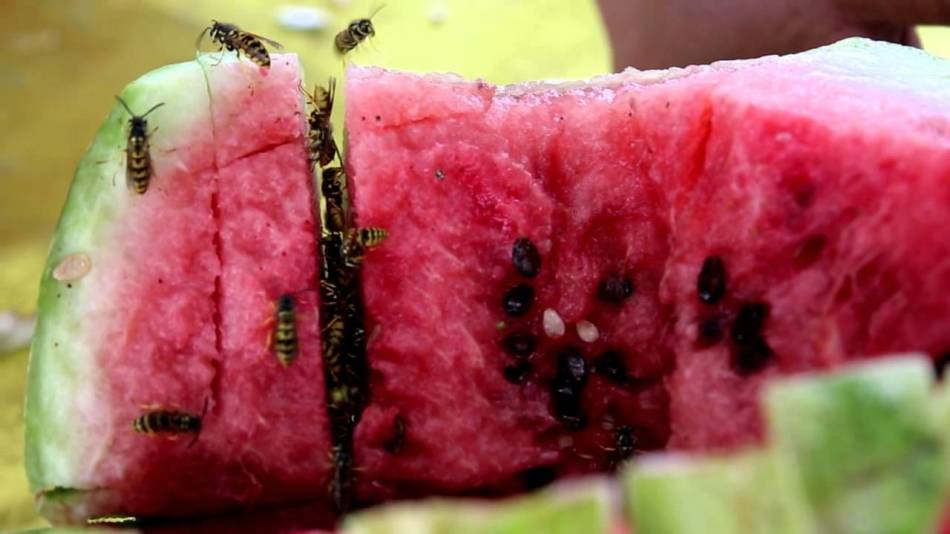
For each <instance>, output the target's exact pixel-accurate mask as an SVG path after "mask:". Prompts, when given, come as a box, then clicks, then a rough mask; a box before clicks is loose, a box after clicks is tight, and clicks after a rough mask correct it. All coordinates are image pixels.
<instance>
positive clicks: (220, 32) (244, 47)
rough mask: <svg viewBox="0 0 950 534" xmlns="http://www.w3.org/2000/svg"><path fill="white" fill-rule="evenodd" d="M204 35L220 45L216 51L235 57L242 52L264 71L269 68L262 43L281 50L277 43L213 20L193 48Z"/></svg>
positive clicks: (199, 42)
mask: <svg viewBox="0 0 950 534" xmlns="http://www.w3.org/2000/svg"><path fill="white" fill-rule="evenodd" d="M205 34H208V35H209V36H210V37H211V41H212V42H215V43H218V45H220V47H219V48H218V51H221V50H227V51H228V52H235V54H236V55H237V57H241V52H244V55H245V56H247V58H248V59H250V60H251V61H253V62H254V63H256V64H257V65H258V66H260V67H263V68H265V69H266V68H269V67H270V54H269V53H268V52H267V47H266V46H264V43H267V44H268V45H270V46H272V47H274V48H283V46H282V45H281V44H280V43H278V42H277V41H272V40H270V39H268V38H266V37H262V36H260V35H257V34H254V33H251V32H246V31H244V30H242V29H241V28H238V27H237V26H236V25H234V24H229V23H227V22H218V21H216V20H214V19H212V20H211V25H210V26H208V27H207V28H205V29H204V30H202V31H201V34H200V35H198V40H197V41H196V42H195V48H198V47H200V46H201V40H202V39H204V36H205Z"/></svg>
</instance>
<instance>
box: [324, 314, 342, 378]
mask: <svg viewBox="0 0 950 534" xmlns="http://www.w3.org/2000/svg"><path fill="white" fill-rule="evenodd" d="M343 325H344V321H343V318H342V317H334V318H333V319H332V320H331V321H330V322H329V323H327V326H326V327H325V328H324V329H323V346H324V351H323V352H324V357H325V358H326V360H327V361H326V363H327V367H328V368H333V367H334V366H335V364H337V363H338V362H339V360H338V358H339V356H340V353H341V349H342V347H343V335H344V331H343ZM331 371H332V369H331Z"/></svg>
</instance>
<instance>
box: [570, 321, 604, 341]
mask: <svg viewBox="0 0 950 534" xmlns="http://www.w3.org/2000/svg"><path fill="white" fill-rule="evenodd" d="M575 327H576V328H577V337H579V338H581V341H583V342H585V343H593V342H595V341H597V339H599V338H600V331H599V330H597V325H595V324H594V323H592V322H590V321H577V324H576V325H575Z"/></svg>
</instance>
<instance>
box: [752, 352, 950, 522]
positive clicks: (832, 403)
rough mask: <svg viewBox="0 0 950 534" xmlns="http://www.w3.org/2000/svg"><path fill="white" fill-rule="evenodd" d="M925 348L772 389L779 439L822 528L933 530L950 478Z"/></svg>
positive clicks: (769, 409) (783, 458)
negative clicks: (919, 351) (923, 351)
mask: <svg viewBox="0 0 950 534" xmlns="http://www.w3.org/2000/svg"><path fill="white" fill-rule="evenodd" d="M929 360H930V359H929V358H928V357H927V356H926V355H924V354H898V355H893V356H889V357H886V358H882V359H878V360H875V361H873V362H861V363H858V364H852V365H848V366H847V367H844V368H840V369H837V370H834V371H832V372H830V373H827V374H823V375H817V376H807V377H792V378H786V379H784V380H779V381H776V382H773V383H772V384H770V385H769V387H767V388H766V391H765V394H764V398H763V400H764V403H765V407H766V410H765V411H766V413H767V414H768V421H769V428H770V432H769V436H770V447H771V448H772V449H773V450H774V451H775V454H776V455H777V457H778V458H779V464H778V465H780V466H782V468H783V469H784V470H785V473H786V477H787V478H788V479H789V480H794V483H795V484H796V485H797V486H798V487H799V489H800V494H801V495H802V496H803V498H804V499H805V502H806V506H810V508H811V509H812V510H813V512H814V518H815V524H816V525H817V527H818V528H819V529H821V530H828V531H842V532H865V531H868V529H871V530H876V529H880V530H878V531H883V532H905V531H906V532H918V531H919V532H924V531H927V532H930V531H933V529H934V527H935V526H936V524H937V521H938V519H939V517H938V516H939V513H940V508H941V505H942V503H944V502H945V500H946V499H945V497H946V493H947V489H948V482H950V476H948V475H950V473H948V462H947V446H946V445H947V444H946V442H945V440H944V439H943V436H942V435H941V434H942V433H943V432H942V431H941V427H940V426H938V422H939V421H938V419H937V418H936V417H935V412H936V408H937V406H938V404H939V402H940V399H939V395H937V394H934V392H933V391H932V389H933V388H932V386H933V371H932V364H931V363H930V361H929Z"/></svg>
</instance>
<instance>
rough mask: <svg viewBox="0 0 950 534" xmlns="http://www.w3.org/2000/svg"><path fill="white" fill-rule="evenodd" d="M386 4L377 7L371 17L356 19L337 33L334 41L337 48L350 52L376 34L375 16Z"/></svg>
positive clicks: (339, 50) (341, 52)
mask: <svg viewBox="0 0 950 534" xmlns="http://www.w3.org/2000/svg"><path fill="white" fill-rule="evenodd" d="M383 7H384V6H379V7H378V8H376V9H375V10H374V11H373V12H372V13H371V14H370V16H369V17H367V18H365V19H356V20H354V21H353V22H351V23H350V24H349V25H348V26H347V27H346V29H345V30H343V31H341V32H340V33H338V34H336V38H335V39H334V40H333V43H334V44H335V45H336V50H337V52H339V53H340V54H346V53H347V52H350V51H351V50H353V49H354V48H356V47H357V46H359V44H360V43H362V42H363V41H365V40H366V39H368V38H369V37H373V36H374V35H376V28H374V27H373V20H372V19H373V17H375V16H376V14H377V13H379V10H381V9H382V8H383Z"/></svg>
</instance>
